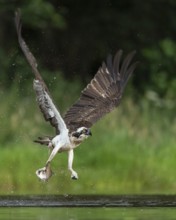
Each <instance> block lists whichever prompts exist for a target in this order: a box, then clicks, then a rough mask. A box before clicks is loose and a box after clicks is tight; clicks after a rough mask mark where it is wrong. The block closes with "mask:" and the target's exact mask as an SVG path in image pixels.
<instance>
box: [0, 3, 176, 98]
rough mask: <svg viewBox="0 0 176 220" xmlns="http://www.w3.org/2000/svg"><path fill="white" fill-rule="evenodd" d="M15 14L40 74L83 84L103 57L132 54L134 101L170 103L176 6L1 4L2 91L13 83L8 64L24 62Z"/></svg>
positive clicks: (14, 70)
mask: <svg viewBox="0 0 176 220" xmlns="http://www.w3.org/2000/svg"><path fill="white" fill-rule="evenodd" d="M16 8H20V9H21V12H22V22H23V31H22V32H23V36H24V38H25V39H26V41H27V43H28V45H29V47H30V48H31V50H32V52H33V53H34V54H35V56H36V58H37V60H38V62H39V63H40V66H42V68H43V69H47V70H50V71H55V70H61V71H62V74H63V75H64V77H65V78H66V80H72V79H73V78H79V79H81V82H83V83H84V84H85V83H87V82H88V81H89V80H90V79H91V77H92V76H93V75H94V74H95V73H96V71H97V69H98V67H99V66H100V65H101V62H102V61H103V60H104V59H106V56H107V54H108V53H112V54H114V53H115V52H116V50H117V49H120V48H121V49H123V50H124V52H125V54H126V53H128V52H129V51H131V50H136V51H137V55H136V59H137V60H139V61H140V64H139V66H138V68H137V71H136V73H135V76H134V77H133V79H132V88H133V91H134V93H133V96H134V97H137V98H138V97H141V95H143V94H144V93H145V91H146V89H150V90H152V91H155V92H156V93H157V94H158V95H159V96H160V97H169V98H170V97H171V98H174V97H175V91H176V82H175V69H176V68H175V67H176V62H175V61H176V56H175V52H176V43H175V34H176V2H175V1H173V0H160V1H157V0H148V1H140V0H123V1H117V0H102V1H98V0H89V1H81V0H76V1H71V0H67V1H56V0H51V1H44V0H30V1H27V0H26V1H25V0H23V1H15V0H11V1H10V0H9V1H7V0H0V27H1V29H0V45H1V46H0V69H1V76H0V77H1V78H3V85H2V84H1V86H2V87H7V88H9V86H11V84H12V79H15V77H17V76H16V73H17V70H18V68H19V67H18V66H16V65H13V64H14V63H17V64H18V61H17V59H19V55H20V56H23V55H22V53H21V51H20V50H19V47H18V42H17V36H16V33H15V27H14V11H15V9H16ZM21 62H22V61H21ZM25 66H27V65H25ZM24 68H25V67H24ZM26 68H27V67H26ZM27 77H28V76H27ZM29 77H30V76H29ZM1 82H2V80H1Z"/></svg>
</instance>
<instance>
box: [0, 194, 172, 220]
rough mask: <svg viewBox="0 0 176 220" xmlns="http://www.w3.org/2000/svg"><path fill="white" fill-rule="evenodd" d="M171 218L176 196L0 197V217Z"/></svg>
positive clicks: (44, 219)
mask: <svg viewBox="0 0 176 220" xmlns="http://www.w3.org/2000/svg"><path fill="white" fill-rule="evenodd" d="M28 219H29V220H33V219H39V220H51V219H61V220H89V219H93V220H118V219H119V220H156V219H157V220H170V219H176V196H163V195H160V196H154V195H153V196H91V195H87V196H86V195H83V196H70V195H69V196H68V195H65V196H0V220H28Z"/></svg>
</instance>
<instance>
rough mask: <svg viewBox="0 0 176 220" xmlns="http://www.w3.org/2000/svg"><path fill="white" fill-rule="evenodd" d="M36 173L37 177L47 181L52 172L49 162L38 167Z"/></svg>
mask: <svg viewBox="0 0 176 220" xmlns="http://www.w3.org/2000/svg"><path fill="white" fill-rule="evenodd" d="M36 175H37V176H38V178H39V179H40V180H42V181H44V182H45V181H47V180H48V179H49V178H50V177H51V176H52V175H53V172H52V170H51V168H50V164H47V165H46V166H45V167H43V168H41V169H38V170H37V171H36Z"/></svg>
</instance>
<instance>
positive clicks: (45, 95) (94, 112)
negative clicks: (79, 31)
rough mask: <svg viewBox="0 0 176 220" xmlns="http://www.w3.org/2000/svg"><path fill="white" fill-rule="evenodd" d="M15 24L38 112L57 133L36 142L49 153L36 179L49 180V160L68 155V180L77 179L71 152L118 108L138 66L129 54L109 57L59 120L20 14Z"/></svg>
mask: <svg viewBox="0 0 176 220" xmlns="http://www.w3.org/2000/svg"><path fill="white" fill-rule="evenodd" d="M15 24H16V30H17V35H18V41H19V45H20V47H21V49H22V51H23V53H24V55H25V57H26V59H27V61H28V63H29V65H30V66H31V67H32V71H33V73H34V75H35V79H34V81H33V88H34V90H35V93H36V97H37V102H38V105H39V108H40V110H41V112H42V113H43V116H44V118H45V120H46V121H49V122H50V124H51V125H52V126H53V127H55V130H56V134H55V136H54V137H39V138H38V140H36V141H35V142H37V143H40V144H45V145H47V146H48V148H49V149H50V151H51V152H50V156H49V158H48V160H47V162H46V165H45V166H44V167H43V168H41V169H38V170H37V171H36V175H37V176H38V177H39V179H41V180H43V181H46V180H48V179H49V178H50V177H51V176H52V170H51V166H50V164H51V161H52V159H53V158H54V157H55V155H56V154H57V153H60V152H63V151H67V152H68V169H69V171H70V172H71V178H72V179H78V174H77V173H76V171H75V170H73V168H72V164H73V158H74V149H75V148H76V147H77V146H78V145H80V144H81V143H82V142H83V141H84V140H85V139H87V138H88V137H89V136H90V135H91V130H90V128H91V127H92V125H93V124H94V123H95V122H97V121H98V120H99V119H100V118H102V117H103V116H104V115H105V114H107V113H109V112H111V111H112V110H113V109H114V108H115V107H117V106H118V105H119V103H120V100H121V97H122V94H123V91H124V88H125V86H126V84H127V81H128V79H129V77H130V76H131V74H132V73H133V71H134V69H135V68H136V65H137V62H134V63H133V64H131V60H132V58H133V56H134V54H135V51H133V52H131V53H129V54H128V55H127V56H126V58H125V59H124V61H123V62H122V63H121V56H122V50H118V51H117V53H116V55H115V57H114V59H112V57H111V56H108V58H107V62H106V63H104V62H103V64H102V66H101V67H100V68H99V69H98V71H97V73H96V75H95V76H94V78H93V79H92V80H91V82H90V83H89V84H88V85H87V87H86V88H85V89H84V90H83V91H82V92H81V96H80V98H79V99H78V101H77V102H76V103H75V104H73V105H72V106H71V107H70V109H69V110H68V111H67V112H66V114H65V115H64V117H62V116H61V114H60V112H59V111H58V109H57V108H56V106H55V104H54V102H53V100H52V98H51V96H50V93H49V91H48V88H47V86H46V84H45V82H44V80H43V79H42V77H41V75H40V73H39V71H38V69H37V62H36V59H35V57H34V56H33V54H32V53H31V51H30V50H29V48H28V46H27V44H26V42H25V41H24V39H23V38H22V35H21V21H20V13H19V12H16V16H15Z"/></svg>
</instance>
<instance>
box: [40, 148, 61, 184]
mask: <svg viewBox="0 0 176 220" xmlns="http://www.w3.org/2000/svg"><path fill="white" fill-rule="evenodd" d="M60 148H61V145H60V144H58V145H56V146H55V148H54V149H53V150H52V152H51V154H50V156H49V158H48V160H47V162H46V166H45V167H43V168H41V169H38V170H37V171H36V175H37V176H38V177H39V179H41V180H43V181H46V180H48V179H49V178H50V177H51V176H52V174H53V172H52V170H51V167H50V163H51V161H52V159H53V158H54V156H55V155H56V154H57V152H58V151H59V149H60Z"/></svg>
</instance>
